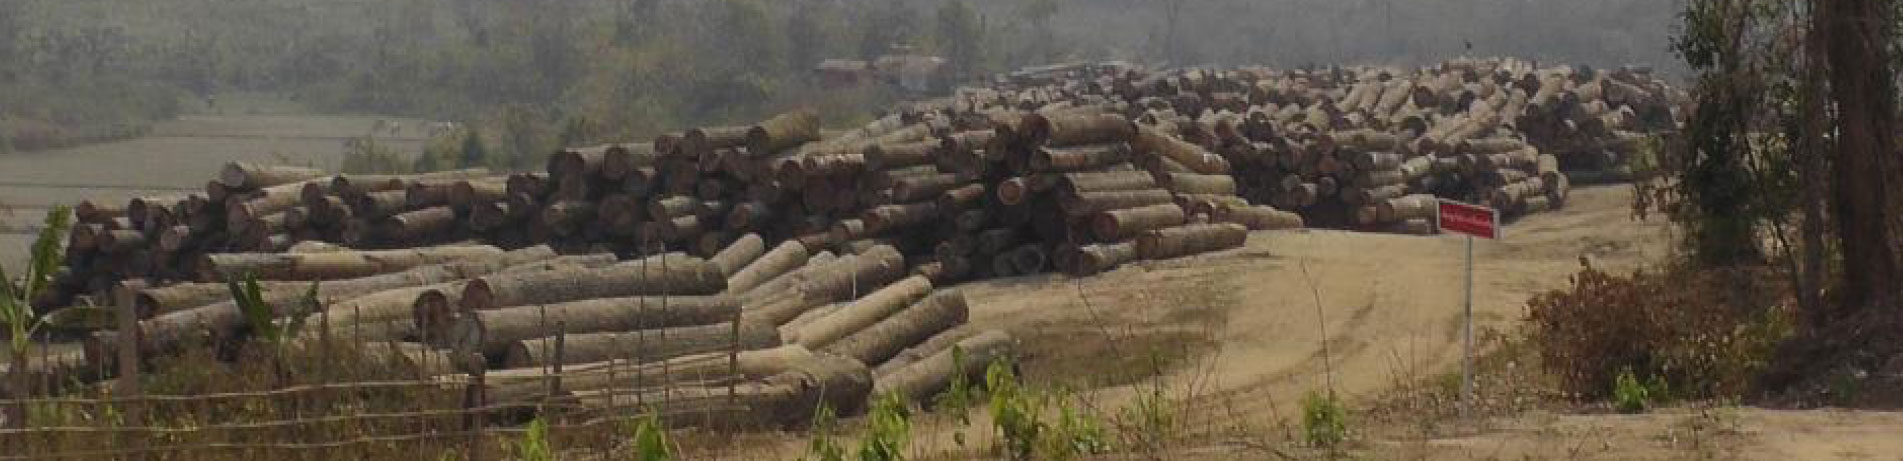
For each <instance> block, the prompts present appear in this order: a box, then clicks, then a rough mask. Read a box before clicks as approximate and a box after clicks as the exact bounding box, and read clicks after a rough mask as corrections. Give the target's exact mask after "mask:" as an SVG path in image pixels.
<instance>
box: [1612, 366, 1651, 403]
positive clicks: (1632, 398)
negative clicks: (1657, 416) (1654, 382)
mask: <svg viewBox="0 0 1903 461" xmlns="http://www.w3.org/2000/svg"><path fill="white" fill-rule="evenodd" d="M1651 401H1652V396H1651V390H1650V389H1646V388H1645V385H1643V384H1639V378H1638V377H1637V376H1633V375H1632V368H1629V367H1628V368H1626V369H1625V370H1623V371H1620V372H1619V377H1618V378H1616V379H1614V380H1613V384H1612V407H1613V408H1614V409H1617V410H1619V412H1620V413H1643V412H1645V408H1646V407H1647V406H1648V405H1649V404H1650V403H1651Z"/></svg>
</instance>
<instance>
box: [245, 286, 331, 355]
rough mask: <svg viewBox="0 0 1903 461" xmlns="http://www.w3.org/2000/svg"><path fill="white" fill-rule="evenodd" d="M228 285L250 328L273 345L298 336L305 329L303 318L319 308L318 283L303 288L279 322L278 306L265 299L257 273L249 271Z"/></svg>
mask: <svg viewBox="0 0 1903 461" xmlns="http://www.w3.org/2000/svg"><path fill="white" fill-rule="evenodd" d="M225 286H226V288H229V289H230V290H231V299H232V301H234V302H236V303H237V304H238V310H239V311H240V312H243V313H244V318H245V322H246V323H248V324H249V325H250V326H251V331H252V332H253V333H254V334H256V335H258V337H259V338H263V339H264V340H265V342H268V343H270V344H273V345H281V344H283V343H284V341H285V340H287V339H290V338H292V337H295V336H296V335H297V332H298V331H299V330H302V329H303V328H304V320H305V319H306V318H308V317H309V314H310V313H311V312H315V311H316V310H317V307H318V295H317V282H311V286H310V289H308V290H305V291H304V294H303V296H300V297H299V298H298V301H297V306H296V307H295V308H294V309H291V312H290V315H289V318H288V319H287V320H286V321H285V322H284V323H282V324H280V323H278V321H277V318H278V311H279V309H278V308H277V306H274V305H272V304H271V303H270V302H269V301H266V300H265V299H264V289H263V288H262V287H261V286H260V285H259V284H258V277H257V275H256V274H252V273H248V272H247V273H245V274H244V276H243V277H240V278H239V280H232V281H228V282H225Z"/></svg>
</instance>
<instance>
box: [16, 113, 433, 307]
mask: <svg viewBox="0 0 1903 461" xmlns="http://www.w3.org/2000/svg"><path fill="white" fill-rule="evenodd" d="M227 105H228V106H230V104H227ZM269 109H279V110H264V111H261V112H265V113H264V114H258V113H252V112H260V111H250V110H243V109H240V108H237V107H233V108H230V109H228V110H227V111H226V112H227V113H232V114H241V115H219V114H198V115H185V116H182V117H179V118H178V119H176V120H171V121H166V122H162V123H159V124H158V125H157V126H155V127H154V128H153V130H152V134H150V135H148V136H145V137H142V138H138V139H132V140H127V141H121V142H113V143H105V144H95V145H88V146H80V147H74V148H68V149H57V150H49V151H40V152H22V153H14V154H9V155H0V267H5V268H7V269H13V268H15V267H18V265H19V264H20V262H21V261H23V260H24V259H25V257H26V256H25V255H26V247H27V246H28V242H30V241H31V238H32V237H31V235H29V234H28V232H30V231H31V230H32V229H34V228H36V227H37V226H38V223H39V221H40V219H41V217H42V216H44V214H45V213H46V209H47V208H48V207H50V206H52V205H57V204H66V205H70V204H73V203H76V202H78V201H79V200H82V199H88V198H98V199H110V200H115V201H123V200H125V199H129V198H132V197H138V196H144V195H155V194H162V193H168V192H190V191H199V190H203V189H204V187H205V181H206V180H207V179H209V178H211V177H212V175H213V174H215V173H216V172H217V171H218V167H219V166H220V165H223V164H224V163H225V162H227V161H232V160H246V161H256V162H270V163H289V164H301V165H313V166H317V167H321V168H325V169H329V170H333V171H334V170H336V169H337V167H338V166H339V165H340V164H341V162H342V159H343V153H344V144H343V142H344V140H346V139H350V138H353V137H359V136H364V135H365V134H366V133H369V132H370V129H371V127H372V126H373V125H374V124H375V123H376V121H377V120H379V119H383V120H389V121H397V122H399V123H401V124H402V126H403V129H402V130H401V131H399V132H398V133H397V134H396V135H394V136H392V135H389V134H387V133H386V134H383V135H379V136H378V138H377V140H378V142H379V143H386V145H388V146H390V147H392V148H395V149H397V151H399V152H406V153H407V152H414V151H417V150H418V149H420V148H421V146H422V142H423V141H422V140H423V137H422V136H423V134H424V132H423V130H422V128H421V127H422V125H421V124H420V123H419V121H417V120H410V119H398V118H389V117H375V116H319V115H300V114H287V113H283V112H287V111H286V110H282V109H281V108H269Z"/></svg>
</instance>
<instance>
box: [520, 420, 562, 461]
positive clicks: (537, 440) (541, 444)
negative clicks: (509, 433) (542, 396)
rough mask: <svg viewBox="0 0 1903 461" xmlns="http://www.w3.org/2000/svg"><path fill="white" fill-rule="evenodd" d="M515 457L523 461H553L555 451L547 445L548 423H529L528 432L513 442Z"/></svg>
mask: <svg viewBox="0 0 1903 461" xmlns="http://www.w3.org/2000/svg"><path fill="white" fill-rule="evenodd" d="M515 456H516V458H517V459H521V460H523V461H554V459H555V450H554V449H553V448H551V447H550V446H549V443H548V422H547V421H543V420H542V418H535V420H534V421H529V427H528V431H527V432H524V433H523V434H522V439H521V440H517V441H516V442H515Z"/></svg>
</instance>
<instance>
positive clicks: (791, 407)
mask: <svg viewBox="0 0 1903 461" xmlns="http://www.w3.org/2000/svg"><path fill="white" fill-rule="evenodd" d="M813 357H814V358H813V359H810V360H802V361H797V362H792V363H790V365H792V366H791V368H793V370H791V371H787V372H784V373H781V374H778V375H774V376H771V377H768V378H766V379H765V380H762V381H754V382H744V383H740V384H738V385H736V386H733V387H729V386H724V385H718V384H716V385H709V386H665V387H662V388H660V389H658V390H647V391H640V390H636V391H632V392H627V391H619V392H618V391H591V392H578V393H576V397H577V400H578V401H579V402H581V404H582V405H583V406H588V407H594V408H601V409H604V410H608V411H616V412H625V411H628V410H629V409H633V408H637V407H645V408H647V409H648V410H650V411H654V412H656V413H658V414H659V415H661V417H663V418H666V419H667V420H669V421H676V422H680V423H683V424H694V425H704V426H711V427H715V428H725V429H729V430H731V429H762V428H765V429H788V428H793V427H798V426H804V425H806V424H808V423H810V422H811V421H812V415H813V411H812V409H814V408H818V407H819V406H820V405H826V406H827V407H830V408H835V409H837V411H838V412H839V414H842V415H853V414H857V413H858V412H860V411H862V410H863V409H864V407H865V403H866V397H867V396H868V395H871V394H870V392H871V390H872V375H871V371H870V370H869V369H867V368H866V366H865V365H864V364H861V363H859V362H857V361H853V360H851V359H847V358H844V357H837V356H831V355H825V354H815V355H813Z"/></svg>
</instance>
